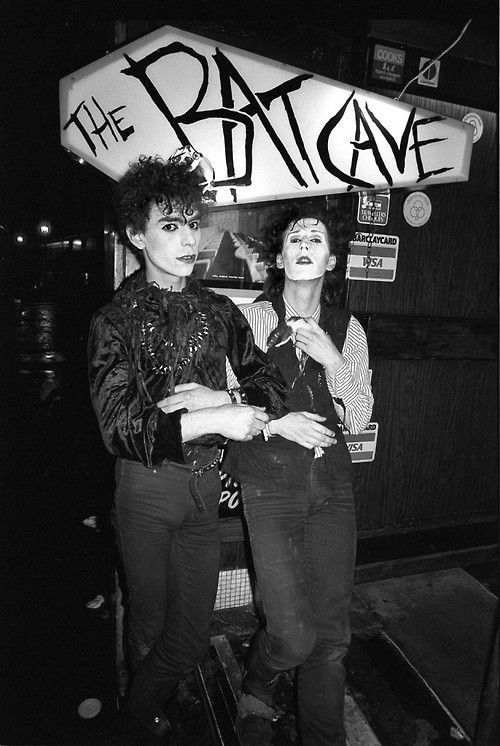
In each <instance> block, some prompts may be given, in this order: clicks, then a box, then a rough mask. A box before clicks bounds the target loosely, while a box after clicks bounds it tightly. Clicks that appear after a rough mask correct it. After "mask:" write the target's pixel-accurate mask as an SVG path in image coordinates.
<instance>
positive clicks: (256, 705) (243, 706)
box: [238, 692, 279, 723]
mask: <svg viewBox="0 0 500 746" xmlns="http://www.w3.org/2000/svg"><path fill="white" fill-rule="evenodd" d="M250 715H254V716H256V717H259V718H263V719H264V720H270V721H271V722H272V723H274V722H276V720H278V717H279V715H278V713H277V712H276V710H273V708H272V707H270V706H269V705H267V704H266V703H265V702H263V701H262V700H261V699H257V697H254V695H253V694H248V693H247V692H241V694H240V698H239V700H238V717H239V718H241V719H242V720H244V719H245V718H247V717H249V716H250Z"/></svg>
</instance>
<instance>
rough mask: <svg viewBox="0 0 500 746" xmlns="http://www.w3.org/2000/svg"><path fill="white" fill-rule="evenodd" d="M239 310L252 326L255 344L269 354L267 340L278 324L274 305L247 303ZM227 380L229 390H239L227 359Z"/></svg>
mask: <svg viewBox="0 0 500 746" xmlns="http://www.w3.org/2000/svg"><path fill="white" fill-rule="evenodd" d="M238 308H239V309H240V311H241V312H242V314H243V315H244V316H245V318H246V320H247V321H248V323H249V324H250V327H251V329H252V333H253V337H254V340H255V344H256V345H257V347H260V349H261V350H262V351H263V352H267V338H268V336H269V334H270V333H271V331H272V330H273V329H274V327H275V326H276V324H277V323H278V317H277V316H276V314H275V312H274V310H273V307H272V304H271V303H269V301H259V302H257V303H246V304H243V305H241V306H238ZM226 378H227V387H228V389H235V388H239V383H238V379H237V378H236V375H235V373H234V371H233V369H232V367H231V364H230V362H229V360H228V359H227V358H226Z"/></svg>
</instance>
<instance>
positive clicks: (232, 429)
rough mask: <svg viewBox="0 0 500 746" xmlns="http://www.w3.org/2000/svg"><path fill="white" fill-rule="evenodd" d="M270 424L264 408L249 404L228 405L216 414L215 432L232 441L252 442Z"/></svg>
mask: <svg viewBox="0 0 500 746" xmlns="http://www.w3.org/2000/svg"><path fill="white" fill-rule="evenodd" d="M268 422H269V415H268V414H267V413H266V411H265V410H264V407H254V406H250V405H249V404H226V405H224V406H222V407H218V408H217V410H216V412H215V423H216V424H215V427H214V428H213V432H217V433H220V434H221V435H223V436H224V437H225V438H230V439H231V440H252V438H253V437H254V436H255V435H259V433H260V432H261V430H263V429H264V427H265V425H266V424H267V423H268Z"/></svg>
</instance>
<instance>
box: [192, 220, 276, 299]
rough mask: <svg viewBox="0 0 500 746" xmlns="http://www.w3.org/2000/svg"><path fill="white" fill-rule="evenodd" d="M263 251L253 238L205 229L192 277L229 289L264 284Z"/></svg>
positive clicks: (230, 232) (225, 231)
mask: <svg viewBox="0 0 500 746" xmlns="http://www.w3.org/2000/svg"><path fill="white" fill-rule="evenodd" d="M263 249H264V246H263V244H262V243H261V242H260V241H259V240H257V239H256V238H254V237H253V236H249V235H245V234H243V233H240V232H236V231H230V230H223V229H221V228H218V227H214V228H206V229H202V238H201V243H200V249H199V252H198V258H197V260H196V262H195V266H194V270H193V276H194V277H197V278H198V279H200V280H205V281H206V282H207V284H214V283H216V284H222V285H224V286H226V285H227V286H228V287H235V286H236V287H252V286H254V285H255V284H257V285H262V284H263V282H264V280H265V276H266V268H265V265H264V262H263V261H262V251H263Z"/></svg>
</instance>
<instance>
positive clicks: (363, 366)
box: [326, 316, 373, 434]
mask: <svg viewBox="0 0 500 746" xmlns="http://www.w3.org/2000/svg"><path fill="white" fill-rule="evenodd" d="M342 356H343V358H344V360H345V363H344V364H343V365H342V366H341V367H340V368H339V369H338V370H337V372H336V374H335V377H332V376H329V375H328V374H327V375H326V382H327V385H328V389H329V391H330V394H331V395H332V398H334V399H341V400H342V405H343V406H342V405H339V404H337V402H334V404H335V409H336V410H337V413H338V414H339V417H340V418H341V420H342V421H343V422H344V425H345V426H346V428H347V430H348V431H349V432H350V433H352V434H356V433H359V432H361V431H362V430H364V428H365V427H366V426H367V424H368V423H369V422H370V417H371V414H372V409H373V394H372V389H371V385H370V373H369V369H368V345H367V342H366V334H365V331H364V329H363V327H362V326H361V324H360V323H359V321H358V320H357V319H355V318H354V316H351V319H350V321H349V325H348V327H347V333H346V337H345V341H344V346H343V348H342ZM344 409H345V411H344Z"/></svg>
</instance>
